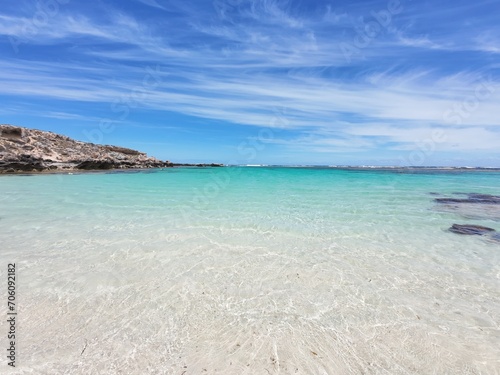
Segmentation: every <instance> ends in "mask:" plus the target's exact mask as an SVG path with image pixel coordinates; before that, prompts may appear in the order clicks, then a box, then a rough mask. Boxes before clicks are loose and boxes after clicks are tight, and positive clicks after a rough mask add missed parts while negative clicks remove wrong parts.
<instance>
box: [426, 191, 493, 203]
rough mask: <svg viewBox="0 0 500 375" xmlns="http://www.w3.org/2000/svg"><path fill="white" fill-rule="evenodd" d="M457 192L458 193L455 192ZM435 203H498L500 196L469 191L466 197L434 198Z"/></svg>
mask: <svg viewBox="0 0 500 375" xmlns="http://www.w3.org/2000/svg"><path fill="white" fill-rule="evenodd" d="M457 194H458V193H457ZM434 201H435V202H437V203H482V204H500V196H498V195H490V194H477V193H469V194H467V198H436V199H434Z"/></svg>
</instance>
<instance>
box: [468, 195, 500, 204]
mask: <svg viewBox="0 0 500 375" xmlns="http://www.w3.org/2000/svg"><path fill="white" fill-rule="evenodd" d="M468 197H469V199H472V200H474V201H480V202H481V203H500V196H498V195H490V194H476V193H471V194H468Z"/></svg>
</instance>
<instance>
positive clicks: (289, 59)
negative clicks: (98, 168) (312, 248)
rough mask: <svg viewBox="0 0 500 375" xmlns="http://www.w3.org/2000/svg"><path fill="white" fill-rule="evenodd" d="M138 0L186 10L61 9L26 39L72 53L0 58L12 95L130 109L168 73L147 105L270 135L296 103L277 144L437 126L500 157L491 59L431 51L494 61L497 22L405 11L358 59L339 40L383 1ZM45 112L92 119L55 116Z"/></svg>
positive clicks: (498, 94)
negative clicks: (280, 111)
mask: <svg viewBox="0 0 500 375" xmlns="http://www.w3.org/2000/svg"><path fill="white" fill-rule="evenodd" d="M137 1H138V2H139V3H144V4H146V5H147V6H148V7H145V8H146V9H150V8H153V9H150V10H151V11H153V12H158V10H157V9H162V10H166V11H167V12H161V13H162V14H163V13H169V14H170V13H172V14H174V13H175V14H177V16H176V18H166V19H163V18H161V17H157V16H156V14H155V15H154V16H151V22H144V20H140V19H138V18H136V16H133V15H131V14H129V13H127V12H125V11H116V12H111V13H110V14H105V15H101V16H100V17H91V16H89V15H86V14H84V13H83V12H82V14H77V13H75V12H69V11H67V12H66V11H65V10H61V12H60V13H58V14H57V15H56V16H54V17H53V19H51V25H50V27H45V28H40V29H39V30H38V32H37V37H36V38H33V39H31V40H29V41H26V43H28V44H29V45H30V46H40V45H42V46H47V47H52V46H54V47H58V46H61V45H65V46H66V47H60V48H66V49H63V50H60V51H61V52H62V54H63V55H64V56H65V57H64V58H62V59H54V58H53V57H52V58H47V59H45V58H44V57H43V56H42V55H38V56H36V58H33V59H24V60H22V59H20V58H17V57H16V56H14V57H13V58H10V59H4V60H2V61H0V81H1V82H2V85H1V86H0V95H2V96H3V97H5V98H9V100H10V101H15V100H16V98H24V99H29V100H46V99H51V100H52V101H53V102H55V103H57V102H59V103H69V102H77V103H110V104H112V103H120V100H122V98H123V97H124V96H125V97H126V96H127V95H129V94H130V93H132V92H134V90H141V88H143V81H144V77H145V76H146V75H147V74H148V73H147V71H146V68H147V67H152V68H153V69H155V67H157V66H159V67H161V69H160V70H161V72H160V73H158V76H159V79H160V81H161V82H160V84H159V85H158V86H157V87H155V88H154V90H148V91H147V93H146V94H145V95H144V99H143V100H142V101H141V103H140V104H141V106H142V107H143V108H147V109H152V110H158V111H169V112H179V113H182V114H184V115H190V116H196V117H200V118H206V119H210V120H217V121H222V122H228V123H233V124H238V125H249V126H258V127H272V126H276V124H275V123H273V119H274V117H275V110H276V108H277V107H285V108H287V109H288V110H287V122H286V124H285V125H284V126H285V127H286V128H288V129H289V130H290V131H293V132H296V133H297V135H296V136H295V137H294V138H287V137H282V138H279V137H277V138H276V139H275V140H274V144H279V145H282V146H287V147H292V146H293V147H298V148H301V149H305V148H309V149H310V150H314V151H315V152H331V151H328V150H335V152H337V151H339V150H344V151H349V152H351V151H352V152H354V151H356V150H358V151H359V150H367V149H377V148H381V147H383V145H384V144H385V143H387V144H389V143H390V145H388V146H387V147H390V148H392V149H398V150H405V149H408V148H410V149H411V148H412V147H414V146H413V142H414V141H415V139H425V137H426V136H427V134H428V132H429V131H430V130H432V129H433V128H435V127H439V128H442V129H446V130H447V132H448V133H449V138H448V140H447V141H446V142H443V143H442V144H441V145H440V146H441V147H442V148H443V149H447V150H454V149H455V148H457V147H459V148H461V149H463V150H476V149H483V150H492V149H493V145H494V144H495V142H497V141H498V140H499V139H498V132H497V129H498V127H500V120H499V117H498V114H497V113H498V110H497V107H498V103H499V102H500V78H499V76H498V74H495V71H494V70H492V69H491V66H493V65H492V64H493V62H489V61H486V62H483V61H482V60H480V58H479V57H476V56H475V55H474V57H475V58H476V59H477V60H474V59H473V58H472V57H469V58H470V59H472V60H474V61H478V62H476V63H475V65H474V66H471V64H466V63H462V62H461V61H458V62H456V63H455V62H454V61H451V60H450V61H438V60H437V59H436V57H435V56H434V55H432V56H433V57H432V58H431V57H429V56H430V55H428V54H427V52H428V51H430V52H428V53H440V54H446V53H457V52H460V53H465V52H467V53H482V52H484V51H487V52H491V53H492V54H496V53H498V51H499V50H498V48H499V46H498V44H497V43H496V41H497V38H496V37H495V35H497V34H495V28H494V27H492V26H491V25H486V26H485V27H484V29H482V32H480V33H478V34H477V35H475V36H470V35H466V34H465V33H461V32H460V30H458V31H457V30H455V29H453V30H452V28H451V27H448V28H446V27H445V26H446V25H444V26H443V25H441V26H440V27H441V28H443V30H444V31H442V32H441V33H440V34H439V35H437V34H435V33H434V34H433V33H431V32H429V33H426V32H422V31H421V30H420V29H419V27H420V28H421V27H422V26H421V25H419V23H418V21H419V20H420V19H421V17H423V14H415V15H413V17H411V16H410V15H408V14H405V13H404V12H403V13H401V15H400V16H399V18H397V17H394V21H393V24H392V26H391V27H393V28H394V30H393V31H392V32H383V33H380V34H378V35H377V36H376V38H374V40H373V41H372V42H371V43H369V44H368V45H367V47H365V48H363V49H362V54H359V56H356V59H354V60H353V61H352V62H351V63H349V62H347V61H346V59H345V55H344V53H343V52H342V50H341V49H340V48H339V44H340V43H342V42H349V43H350V42H352V40H353V39H352V38H353V35H356V33H358V32H359V30H357V31H356V30H355V26H354V25H355V20H357V19H359V17H364V20H365V21H364V22H366V21H367V20H368V19H369V17H370V14H371V11H372V10H380V9H382V10H383V8H379V6H378V5H379V4H378V3H377V5H375V3H374V4H373V6H372V7H369V8H367V9H364V10H363V11H361V10H360V9H358V8H357V7H355V8H354V9H355V11H354V12H350V11H349V8H348V7H344V8H342V9H337V8H335V7H334V6H333V4H331V5H330V4H329V5H327V4H322V6H321V7H319V8H318V9H321V12H320V11H319V10H318V9H316V10H315V11H314V12H313V11H311V12H310V13H307V14H302V13H301V12H299V11H297V9H296V3H292V2H290V1H277V0H262V1H255V2H250V1H248V2H247V1H240V2H232V3H227V4H226V6H228V4H229V5H231V6H230V7H228V8H227V12H226V13H224V14H220V13H217V12H216V10H217V9H214V7H213V6H212V5H213V4H209V5H202V4H201V3H200V4H193V3H190V2H180V1H168V2H166V1H155V0H137ZM380 4H381V3H380ZM384 6H386V4H385V5H384ZM405 10H406V11H407V12H411V7H409V6H408V7H407V8H405ZM419 17H420V18H419ZM165 20H167V21H165ZM0 21H1V22H0V34H2V35H5V36H11V37H19V38H21V37H23V36H24V35H25V31H24V29H23V27H24V26H23V25H26V24H27V23H29V22H32V21H31V19H30V18H29V17H26V16H20V15H0ZM443 23H445V24H448V23H450V24H451V21H449V20H443ZM460 41H462V42H463V43H462V44H460V43H459V42H460ZM473 42H474V43H475V44H474V43H473ZM68 46H70V47H68ZM4 48H5V47H4ZM471 51H473V52H471ZM474 51H476V52H474ZM440 56H442V55H440ZM453 56H455V55H453ZM58 60H59V61H58ZM61 60H62V61H61ZM122 103H123V100H122ZM47 116H49V117H50V116H52V117H53V118H59V119H75V120H77V119H81V120H82V121H84V120H85V116H84V115H80V114H78V113H77V112H75V113H70V112H69V111H68V112H65V111H60V110H57V108H52V109H49V110H48V111H47ZM79 116H82V118H79ZM91 117H96V116H91ZM280 126H283V124H280ZM332 131H333V132H335V134H332V133H331V132H332Z"/></svg>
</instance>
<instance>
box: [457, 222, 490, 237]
mask: <svg viewBox="0 0 500 375" xmlns="http://www.w3.org/2000/svg"><path fill="white" fill-rule="evenodd" d="M449 231H450V232H453V233H458V234H467V235H484V234H489V233H491V232H495V229H493V228H488V227H483V226H480V225H472V224H464V225H461V224H453V225H452V226H451V228H450V229H449ZM495 235H496V234H495Z"/></svg>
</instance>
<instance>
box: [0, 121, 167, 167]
mask: <svg viewBox="0 0 500 375" xmlns="http://www.w3.org/2000/svg"><path fill="white" fill-rule="evenodd" d="M172 166H173V164H172V163H170V162H168V161H161V160H158V159H156V158H153V157H150V156H147V155H146V154H145V153H143V152H140V151H136V150H132V149H129V148H124V147H117V146H108V145H96V144H93V143H86V142H80V141H75V140H73V139H71V138H69V137H65V136H62V135H59V134H55V133H52V132H47V131H41V130H35V129H27V128H21V127H17V126H12V125H0V173H14V172H41V171H50V170H52V171H57V170H95V169H97V170H99V169H100V170H102V169H124V168H158V167H172Z"/></svg>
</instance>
